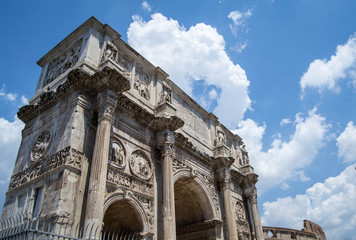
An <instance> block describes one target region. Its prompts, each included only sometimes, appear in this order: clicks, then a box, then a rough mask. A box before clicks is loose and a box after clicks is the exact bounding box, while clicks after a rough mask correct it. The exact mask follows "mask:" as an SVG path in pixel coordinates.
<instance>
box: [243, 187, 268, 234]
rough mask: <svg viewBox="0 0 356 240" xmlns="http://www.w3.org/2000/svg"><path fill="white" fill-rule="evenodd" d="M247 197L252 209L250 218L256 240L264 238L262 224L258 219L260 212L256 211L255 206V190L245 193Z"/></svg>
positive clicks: (256, 207)
mask: <svg viewBox="0 0 356 240" xmlns="http://www.w3.org/2000/svg"><path fill="white" fill-rule="evenodd" d="M247 198H248V200H249V202H250V204H251V211H252V219H253V223H254V226H255V234H256V239H257V240H264V237H263V231H262V224H261V219H260V214H259V212H258V206H257V193H256V191H255V190H254V191H252V192H251V193H250V194H248V195H247Z"/></svg>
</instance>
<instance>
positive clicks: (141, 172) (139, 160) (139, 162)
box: [130, 150, 152, 180]
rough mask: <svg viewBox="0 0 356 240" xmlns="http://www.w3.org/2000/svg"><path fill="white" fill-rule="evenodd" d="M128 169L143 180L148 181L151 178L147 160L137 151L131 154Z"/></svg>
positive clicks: (150, 169)
mask: <svg viewBox="0 0 356 240" xmlns="http://www.w3.org/2000/svg"><path fill="white" fill-rule="evenodd" d="M130 169H131V171H132V173H133V174H134V175H135V176H137V177H139V178H142V179H144V180H149V179H150V178H151V175H152V166H151V162H150V161H149V160H148V157H146V156H145V154H144V153H142V152H141V151H139V150H137V151H135V152H133V153H132V155H131V160H130Z"/></svg>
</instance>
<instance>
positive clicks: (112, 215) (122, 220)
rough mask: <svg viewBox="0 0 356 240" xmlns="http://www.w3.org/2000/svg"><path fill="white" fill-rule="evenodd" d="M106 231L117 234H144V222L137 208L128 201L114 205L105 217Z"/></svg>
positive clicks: (117, 202) (124, 200)
mask: <svg viewBox="0 0 356 240" xmlns="http://www.w3.org/2000/svg"><path fill="white" fill-rule="evenodd" d="M103 222H104V229H108V230H111V231H115V232H142V231H143V222H142V219H141V217H140V214H139V213H138V211H137V210H136V209H135V207H134V206H133V205H132V204H130V202H129V201H128V200H126V199H123V200H118V201H115V202H114V203H112V204H111V205H110V206H109V207H108V209H107V210H106V212H105V215H104V221H103Z"/></svg>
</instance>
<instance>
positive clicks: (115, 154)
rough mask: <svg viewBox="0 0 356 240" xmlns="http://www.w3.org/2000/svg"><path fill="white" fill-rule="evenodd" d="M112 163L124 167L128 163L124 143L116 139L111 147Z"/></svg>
mask: <svg viewBox="0 0 356 240" xmlns="http://www.w3.org/2000/svg"><path fill="white" fill-rule="evenodd" d="M111 163H112V164H114V165H116V166H118V167H120V168H123V167H125V165H126V158H125V150H124V147H123V146H122V144H121V143H120V142H118V141H114V142H113V143H112V147H111Z"/></svg>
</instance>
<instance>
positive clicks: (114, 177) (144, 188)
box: [107, 165, 153, 196]
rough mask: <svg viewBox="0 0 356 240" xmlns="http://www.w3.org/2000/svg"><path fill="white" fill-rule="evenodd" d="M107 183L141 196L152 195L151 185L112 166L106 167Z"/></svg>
mask: <svg viewBox="0 0 356 240" xmlns="http://www.w3.org/2000/svg"><path fill="white" fill-rule="evenodd" d="M107 181H108V182H110V183H113V184H115V185H117V186H121V187H124V188H127V189H130V190H133V191H136V192H139V193H142V194H146V195H149V196H152V195H153V184H151V183H149V182H146V181H144V180H141V179H139V178H137V177H135V176H132V175H129V174H127V173H125V172H123V171H121V170H119V169H117V168H115V167H114V166H110V165H109V166H108V173H107Z"/></svg>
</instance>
